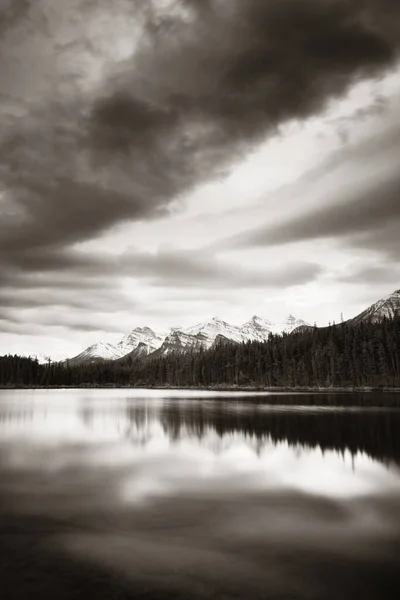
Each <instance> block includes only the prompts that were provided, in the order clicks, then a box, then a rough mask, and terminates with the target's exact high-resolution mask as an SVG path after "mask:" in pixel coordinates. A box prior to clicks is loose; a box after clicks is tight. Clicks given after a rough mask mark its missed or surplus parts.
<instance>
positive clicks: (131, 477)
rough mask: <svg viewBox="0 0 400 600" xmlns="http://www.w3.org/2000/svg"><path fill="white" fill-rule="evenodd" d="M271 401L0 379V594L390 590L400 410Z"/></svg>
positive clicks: (399, 586)
mask: <svg viewBox="0 0 400 600" xmlns="http://www.w3.org/2000/svg"><path fill="white" fill-rule="evenodd" d="M167 396H168V395H167ZM279 398H281V397H279V396H276V397H274V402H273V404H272V405H271V402H270V400H271V398H270V397H260V396H251V397H247V396H246V397H241V396H240V395H234V396H232V397H226V395H225V396H224V397H213V395H212V394H204V395H203V397H202V398H198V397H196V396H193V397H191V398H189V397H185V396H183V395H180V397H178V398H174V397H171V394H170V395H169V397H163V394H161V395H160V393H158V392H157V393H156V392H152V393H151V394H149V396H145V395H144V394H143V392H141V394H139V393H138V392H134V394H133V395H132V397H130V395H129V393H127V392H126V391H118V390H117V391H115V390H112V391H98V390H93V391H91V390H82V391H65V392H58V391H57V392H47V391H46V392H35V393H26V392H23V393H22V392H5V393H2V392H0V534H3V535H2V537H1V539H2V541H5V545H4V544H3V546H4V547H5V548H6V551H5V553H4V555H3V556H0V558H2V561H0V564H1V563H2V562H3V564H4V565H5V566H2V567H0V576H2V581H4V582H5V586H6V598H7V599H8V598H14V597H15V598H26V597H29V598H35V597H37V598H40V599H41V600H43V599H46V598H54V597H57V598H69V597H74V598H75V597H77V598H81V597H82V598H83V597H85V598H86V597H87V596H88V595H91V594H95V595H97V596H98V597H100V598H107V597H110V598H112V597H121V598H136V597H142V595H143V596H144V597H149V598H160V599H161V598H212V597H214V598H255V599H257V598H281V597H282V598H299V599H303V598H304V599H306V598H307V599H311V598H313V599H316V598H321V599H324V600H325V599H328V600H330V599H332V600H333V599H335V600H336V598H339V597H340V598H345V599H347V598H349V599H350V598H355V597H363V598H367V599H368V598H384V599H385V598H392V597H393V598H397V597H398V596H399V591H400V575H399V572H400V570H399V567H400V559H399V556H400V554H399V552H398V549H399V548H400V514H399V509H398V506H399V500H400V476H399V471H398V467H397V465H398V464H400V442H399V439H398V431H399V430H400V428H399V425H400V411H398V410H395V409H390V410H387V409H383V408H374V409H371V410H366V409H364V408H354V409H351V410H348V409H334V408H333V407H331V408H324V409H322V408H317V406H315V404H316V403H317V402H316V401H317V398H316V397H315V396H314V397H313V402H314V406H312V405H311V402H310V403H309V406H308V408H305V407H304V406H303V407H301V408H296V407H295V406H294V405H292V406H280V405H279ZM343 399H344V400H346V398H343ZM291 400H293V398H292V397H291ZM300 400H301V401H302V403H304V396H303V397H302V398H301V399H300ZM323 400H324V399H323V398H320V402H323ZM347 401H348V402H349V403H350V402H351V398H350V397H348V398H347ZM280 402H282V399H281V400H280ZM380 402H381V400H379V399H377V402H376V403H377V404H379V403H380ZM292 404H293V403H292ZM32 544H33V546H32ZM32 547H34V548H35V550H34V551H33V550H32ZM21 564H23V565H25V566H24V568H23V571H24V572H25V571H26V570H28V572H30V575H29V577H28V578H27V580H26V581H25V579H24V577H21V568H22V567H21ZM18 565H19V566H18ZM27 565H29V567H28V566H27ZM48 565H51V569H49V566H48ZM1 568H3V569H4V571H3V572H2V571H1ZM29 569H30V570H31V571H29ZM382 578H384V580H385V585H384V586H382V584H381V583H380V582H381V580H382ZM99 579H100V580H101V581H103V582H105V583H103V584H102V585H101V586H100V587H99V585H98V580H99ZM60 582H61V583H60ZM110 582H111V583H110ZM71 586H72V587H71ZM96 586H97V587H96ZM107 586H109V587H107ZM107 590H109V591H107ZM7 594H8V595H7ZM18 594H19V595H18ZM107 594H109V595H107ZM118 594H119V596H118ZM146 594H147V595H146Z"/></svg>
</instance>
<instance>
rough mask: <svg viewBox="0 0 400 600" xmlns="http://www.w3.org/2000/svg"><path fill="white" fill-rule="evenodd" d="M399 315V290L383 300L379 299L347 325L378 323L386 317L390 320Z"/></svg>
mask: <svg viewBox="0 0 400 600" xmlns="http://www.w3.org/2000/svg"><path fill="white" fill-rule="evenodd" d="M399 313H400V290H395V291H394V292H392V293H391V294H389V295H388V296H386V297H385V298H381V299H380V300H378V302H375V304H371V306H369V307H368V308H367V309H365V310H364V311H363V312H361V313H360V314H359V315H357V316H356V317H354V318H353V319H349V321H348V322H349V323H352V324H356V325H357V324H358V323H361V322H363V321H370V322H372V323H380V322H381V321H383V319H384V318H385V317H386V318H388V319H392V318H393V317H395V316H396V315H397V314H399Z"/></svg>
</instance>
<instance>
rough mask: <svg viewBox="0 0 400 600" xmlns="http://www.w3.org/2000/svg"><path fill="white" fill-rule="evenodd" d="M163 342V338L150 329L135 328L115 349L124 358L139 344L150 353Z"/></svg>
mask: <svg viewBox="0 0 400 600" xmlns="http://www.w3.org/2000/svg"><path fill="white" fill-rule="evenodd" d="M163 340H164V336H163V335H161V334H158V333H155V332H154V331H153V330H152V329H150V327H136V328H135V329H133V330H132V331H131V332H130V333H128V335H125V336H124V337H123V338H122V340H121V341H120V342H118V344H117V346H116V347H117V349H118V351H119V352H123V355H122V356H124V355H125V354H128V352H132V350H134V349H135V348H137V347H138V346H139V345H141V344H144V345H145V346H147V347H148V348H149V350H150V351H154V350H157V348H159V347H160V346H161V344H162V343H163Z"/></svg>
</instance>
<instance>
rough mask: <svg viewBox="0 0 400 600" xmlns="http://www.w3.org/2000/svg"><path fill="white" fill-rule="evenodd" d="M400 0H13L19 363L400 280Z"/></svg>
mask: <svg viewBox="0 0 400 600" xmlns="http://www.w3.org/2000/svg"><path fill="white" fill-rule="evenodd" d="M399 52H400V4H399V3H398V2H395V1H394V0H279V1H276V0H0V75H1V88H0V89H1V92H0V118H1V129H0V183H1V187H0V211H1V215H0V217H1V218H0V282H1V287H0V331H1V336H0V352H1V353H6V352H21V353H34V352H41V353H43V352H44V353H48V354H50V355H51V356H53V357H64V356H67V355H71V354H74V353H75V352H76V351H79V350H80V349H82V348H83V347H85V346H87V345H89V344H91V343H93V342H95V341H98V340H100V339H103V340H109V341H114V340H116V339H119V337H121V335H122V334H124V333H126V332H128V331H129V330H130V329H132V328H133V327H135V326H137V325H149V326H151V327H153V328H155V329H158V328H161V329H166V328H168V327H169V326H179V325H189V324H192V323H194V322H197V321H199V320H203V319H206V318H209V317H211V316H214V315H218V316H221V317H223V318H225V319H226V320H230V321H232V322H235V323H241V322H243V321H245V320H247V319H248V318H249V317H250V316H251V315H253V314H254V313H256V314H259V315H260V316H263V317H265V318H269V319H271V320H275V319H277V320H278V319H281V318H282V316H283V315H285V314H286V313H288V312H291V313H293V314H295V315H296V316H298V317H299V318H304V319H306V320H308V321H310V322H314V321H316V322H317V323H318V324H321V325H322V324H325V323H327V322H328V321H329V320H334V319H335V320H338V319H339V318H340V313H341V312H343V313H344V316H345V317H351V316H353V315H354V314H356V313H357V312H359V311H360V310H362V309H363V308H365V306H366V305H368V304H370V303H371V302H372V301H374V300H376V299H378V298H379V297H380V296H384V295H386V294H387V293H389V292H391V291H392V290H394V289H396V288H399V287H400V266H399V265H400V260H399V259H400V241H399V240H400V236H399V231H400V119H399V115H400V67H399Z"/></svg>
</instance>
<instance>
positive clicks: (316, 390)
mask: <svg viewBox="0 0 400 600" xmlns="http://www.w3.org/2000/svg"><path fill="white" fill-rule="evenodd" d="M64 389H70V390H80V389H122V390H125V389H126V390H138V389H143V390H160V391H162V390H181V391H184V390H187V391H199V392H204V391H210V392H243V393H246V392H249V393H254V392H260V393H271V394H274V393H296V394H299V393H304V394H307V393H312V394H341V393H364V394H365V393H377V392H384V393H400V388H391V387H386V386H377V387H373V386H364V387H357V386H354V387H353V386H338V387H262V386H223V385H221V386H219V385H216V386H141V385H140V386H139V385H112V384H109V385H96V384H81V385H42V386H40V385H14V384H10V385H0V390H64Z"/></svg>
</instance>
